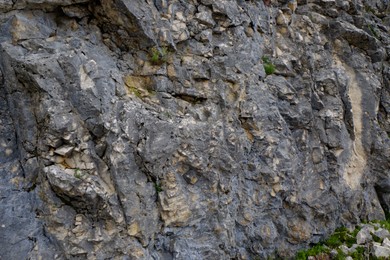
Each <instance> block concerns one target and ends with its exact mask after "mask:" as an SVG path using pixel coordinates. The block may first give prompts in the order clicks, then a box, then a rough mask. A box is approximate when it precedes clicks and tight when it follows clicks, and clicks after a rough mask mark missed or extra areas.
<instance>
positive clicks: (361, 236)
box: [356, 225, 375, 245]
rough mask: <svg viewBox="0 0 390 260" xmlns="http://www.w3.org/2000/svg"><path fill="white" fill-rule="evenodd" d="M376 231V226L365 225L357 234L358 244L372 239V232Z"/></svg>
mask: <svg viewBox="0 0 390 260" xmlns="http://www.w3.org/2000/svg"><path fill="white" fill-rule="evenodd" d="M374 231H375V229H374V227H372V226H370V225H365V226H363V227H362V229H361V230H360V231H359V232H358V233H357V235H356V243H357V244H358V245H362V244H365V243H368V242H370V241H372V235H371V232H374Z"/></svg>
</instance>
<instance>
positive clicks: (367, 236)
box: [295, 215, 390, 260]
mask: <svg viewBox="0 0 390 260" xmlns="http://www.w3.org/2000/svg"><path fill="white" fill-rule="evenodd" d="M389 239H390V218H389V215H387V217H386V220H380V221H372V222H370V223H365V224H360V225H358V226H357V227H356V228H355V229H354V230H352V231H350V230H348V229H347V228H345V227H341V228H338V229H336V230H335V232H334V233H333V234H332V235H331V236H329V237H328V239H327V240H325V241H323V242H320V243H318V244H317V245H315V246H313V247H312V248H309V249H307V250H301V251H299V252H298V253H297V254H296V257H295V259H297V260H306V259H340V260H341V259H362V260H363V259H389V257H390V255H389V256H384V255H383V252H384V251H380V250H378V249H381V248H388V247H389V241H390V240H389ZM387 250H388V251H389V252H390V248H388V249H387Z"/></svg>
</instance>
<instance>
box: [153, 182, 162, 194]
mask: <svg viewBox="0 0 390 260" xmlns="http://www.w3.org/2000/svg"><path fill="white" fill-rule="evenodd" d="M154 188H155V189H156V192H157V193H160V192H162V191H163V189H162V188H161V185H160V184H158V183H154Z"/></svg>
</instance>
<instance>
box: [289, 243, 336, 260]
mask: <svg viewBox="0 0 390 260" xmlns="http://www.w3.org/2000/svg"><path fill="white" fill-rule="evenodd" d="M329 252H330V250H329V248H328V247H326V246H324V245H321V244H317V245H315V246H313V247H312V248H310V249H308V250H301V251H299V252H298V253H297V256H296V258H295V259H297V260H306V259H307V258H308V257H309V256H318V255H322V254H329Z"/></svg>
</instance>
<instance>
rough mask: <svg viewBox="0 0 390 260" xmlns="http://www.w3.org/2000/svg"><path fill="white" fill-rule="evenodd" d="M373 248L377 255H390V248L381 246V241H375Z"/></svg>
mask: <svg viewBox="0 0 390 260" xmlns="http://www.w3.org/2000/svg"><path fill="white" fill-rule="evenodd" d="M373 250H374V256H375V257H385V258H387V257H390V248H389V247H387V246H381V245H380V244H379V243H376V242H373Z"/></svg>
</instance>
